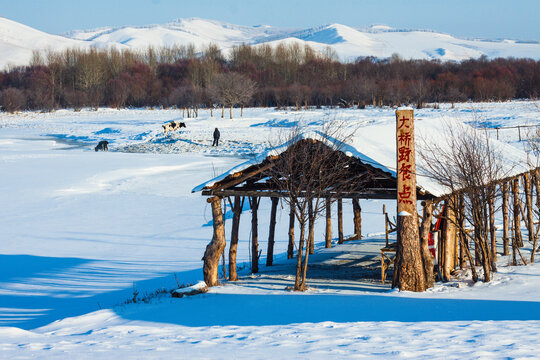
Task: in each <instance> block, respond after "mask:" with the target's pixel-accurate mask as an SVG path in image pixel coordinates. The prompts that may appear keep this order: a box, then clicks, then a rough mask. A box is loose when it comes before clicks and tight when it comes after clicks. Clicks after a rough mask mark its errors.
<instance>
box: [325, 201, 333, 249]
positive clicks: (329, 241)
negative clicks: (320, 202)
mask: <svg viewBox="0 0 540 360" xmlns="http://www.w3.org/2000/svg"><path fill="white" fill-rule="evenodd" d="M325 207H326V235H325V244H324V246H325V248H327V249H330V248H331V247H332V201H331V200H330V198H326V205H325Z"/></svg>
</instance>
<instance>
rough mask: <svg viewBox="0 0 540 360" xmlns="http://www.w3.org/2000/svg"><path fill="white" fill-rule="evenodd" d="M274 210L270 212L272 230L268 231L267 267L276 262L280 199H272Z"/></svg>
mask: <svg viewBox="0 0 540 360" xmlns="http://www.w3.org/2000/svg"><path fill="white" fill-rule="evenodd" d="M271 200H272V210H271V211H270V229H269V230H268V249H267V250H266V266H272V263H273V262H274V242H275V241H274V234H275V232H276V213H277V206H278V201H279V199H278V198H277V197H273V198H271Z"/></svg>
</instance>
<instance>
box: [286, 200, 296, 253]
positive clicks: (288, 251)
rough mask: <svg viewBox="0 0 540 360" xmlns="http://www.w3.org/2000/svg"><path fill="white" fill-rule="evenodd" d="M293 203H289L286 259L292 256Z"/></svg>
mask: <svg viewBox="0 0 540 360" xmlns="http://www.w3.org/2000/svg"><path fill="white" fill-rule="evenodd" d="M294 217H295V215H294V204H290V212H289V246H288V247H287V259H292V258H294Z"/></svg>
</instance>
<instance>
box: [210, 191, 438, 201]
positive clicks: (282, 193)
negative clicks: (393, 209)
mask: <svg viewBox="0 0 540 360" xmlns="http://www.w3.org/2000/svg"><path fill="white" fill-rule="evenodd" d="M202 195H203V196H220V197H221V196H222V197H227V196H256V197H281V198H285V197H289V195H288V194H287V192H285V191H243V190H203V192H202ZM299 197H303V195H302V194H300V196H299ZM321 197H323V198H326V197H331V198H334V199H353V198H358V199H377V200H395V199H396V195H395V190H394V193H368V192H364V193H344V194H335V193H323V194H321ZM433 199H435V198H434V197H433V196H430V195H426V196H418V200H433Z"/></svg>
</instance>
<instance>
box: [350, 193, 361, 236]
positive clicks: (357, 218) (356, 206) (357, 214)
mask: <svg viewBox="0 0 540 360" xmlns="http://www.w3.org/2000/svg"><path fill="white" fill-rule="evenodd" d="M352 204H353V212H354V233H355V235H356V239H357V240H360V239H362V208H361V207H360V201H359V200H358V199H357V198H354V199H352Z"/></svg>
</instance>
